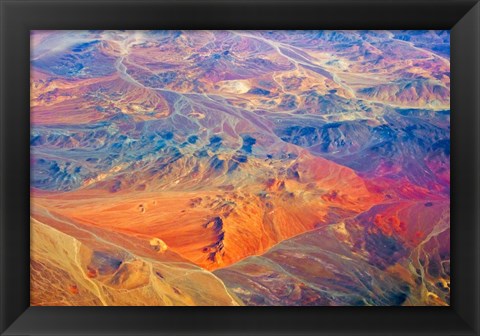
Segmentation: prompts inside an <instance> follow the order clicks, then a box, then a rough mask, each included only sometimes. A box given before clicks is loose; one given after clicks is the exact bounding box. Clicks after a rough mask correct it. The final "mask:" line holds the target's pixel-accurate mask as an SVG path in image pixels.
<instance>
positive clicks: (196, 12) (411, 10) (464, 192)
mask: <svg viewBox="0 0 480 336" xmlns="http://www.w3.org/2000/svg"><path fill="white" fill-rule="evenodd" d="M0 11H1V13H0V15H1V16H0V24H1V55H0V60H1V72H0V74H1V113H0V118H1V119H0V126H1V136H0V141H1V147H0V155H1V156H0V164H1V179H0V191H1V195H0V202H1V203H0V207H1V208H0V213H1V217H0V220H1V225H0V228H1V231H0V233H1V242H0V248H1V258H0V260H1V265H0V269H1V277H0V300H1V304H0V309H1V310H0V332H1V334H2V335H74V334H75V335H107V334H109V335H243V334H246V335H247V334H248V335H267V334H269V335H307V334H308V335H310V334H315V335H337V334H338V335H347V334H348V335H350V334H351V335H361V334H368V335H387V334H388V335H479V320H480V315H479V306H480V296H479V295H480V291H479V284H480V273H479V272H480V268H479V260H480V248H479V247H480V246H479V232H480V230H479V227H480V221H479V190H480V184H479V181H480V179H479V175H480V173H479V172H480V166H479V153H480V143H479V140H480V136H479V134H480V124H479V121H480V118H479V113H480V102H479V96H480V90H479V88H480V85H479V82H480V75H479V71H480V62H479V60H480V49H479V48H480V4H479V3H478V1H472V0H431V1H426V0H422V1H410V0H404V1H399V0H390V1H381V0H380V1H376V0H366V1H364V0H337V1H331V0H317V1H310V0H297V1H293V0H261V1H237V0H224V1H215V0H209V1H203V0H200V1H193V0H191V1H190V0H187V1H185V0H176V1H172V0H157V1H155V0H140V1H134V0H117V1H109V0H99V1H90V0H84V1H78V0H38V1H35V0H1V2H0ZM152 28H153V29H179V28H181V29H451V110H452V117H451V133H452V136H451V177H452V179H451V246H452V259H453V261H452V292H451V306H450V307H411V308H405V307H368V308H366V307H363V308H361V307H338V308H329V307H276V308H274V307H264V308H260V307H238V308H231V307H229V308H227V307H196V308H195V307H145V308H141V307H29V302H30V298H29V271H30V266H29V213H30V212H29V206H30V199H29V188H30V182H29V179H30V167H29V127H30V125H29V103H30V100H29V81H30V78H29V64H30V54H29V41H30V39H29V36H30V30H35V29H152Z"/></svg>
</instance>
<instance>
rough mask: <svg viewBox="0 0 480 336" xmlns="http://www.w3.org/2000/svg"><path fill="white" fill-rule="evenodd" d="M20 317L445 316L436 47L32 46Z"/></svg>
mask: <svg viewBox="0 0 480 336" xmlns="http://www.w3.org/2000/svg"><path fill="white" fill-rule="evenodd" d="M31 48H32V49H31V50H32V51H31V139H30V143H31V162H30V163H31V304H32V305H46V306H58V305H72V306H79V305H87V306H101V305H150V306H151V305H154V306H156V305H197V306H205V305H225V306H227V305H232V306H235V305H252V306H255V305H327V306H328V305H331V306H345V305H347V306H361V305H374V306H375V305H378V306H390V305H405V306H420V305H428V306H430V305H449V304H450V34H449V32H448V31H34V32H32V34H31Z"/></svg>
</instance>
